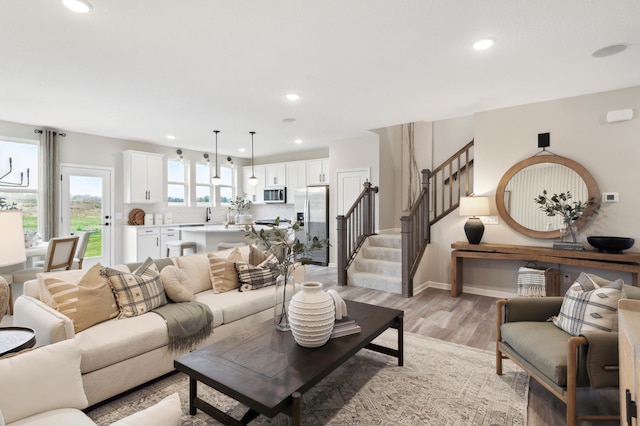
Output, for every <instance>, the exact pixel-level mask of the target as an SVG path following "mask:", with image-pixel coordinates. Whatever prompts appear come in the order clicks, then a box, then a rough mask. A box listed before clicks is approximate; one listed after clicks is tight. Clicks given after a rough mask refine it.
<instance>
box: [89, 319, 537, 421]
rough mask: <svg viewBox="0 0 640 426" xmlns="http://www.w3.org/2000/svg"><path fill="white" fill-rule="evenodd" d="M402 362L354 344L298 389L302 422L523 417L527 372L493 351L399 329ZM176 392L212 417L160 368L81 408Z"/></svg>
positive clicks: (393, 335)
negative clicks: (499, 367) (143, 381)
mask: <svg viewBox="0 0 640 426" xmlns="http://www.w3.org/2000/svg"><path fill="white" fill-rule="evenodd" d="M396 339H397V332H396V331H395V330H388V331H386V332H385V333H383V334H382V335H381V336H380V337H378V338H377V339H376V341H375V342H376V343H380V344H383V345H388V346H391V347H395V342H396V341H397V340H396ZM404 359H405V362H404V366H403V367H399V366H398V365H397V360H396V359H395V358H392V357H389V356H387V355H383V354H379V353H376V352H372V351H368V350H365V349H363V350H361V351H360V352H359V353H357V354H356V355H354V356H353V357H352V358H351V359H350V360H349V361H347V362H346V363H345V364H343V365H342V366H341V367H339V368H338V369H336V370H335V371H334V372H333V373H331V374H330V375H329V376H327V377H326V378H325V379H324V380H322V381H321V382H320V383H318V384H317V385H316V386H315V387H313V388H312V389H311V390H310V391H308V392H307V393H305V394H304V395H303V406H302V410H303V424H305V425H354V426H356V425H363V426H364V425H367V426H369V425H412V426H413V425H487V426H488V425H525V424H526V413H527V397H528V389H529V377H528V376H527V375H526V374H525V373H524V372H522V370H520V369H519V368H518V367H516V366H515V365H514V364H512V363H511V362H510V361H505V362H504V367H503V375H502V376H498V375H496V374H495V354H494V353H493V352H489V351H484V350H480V349H475V348H471V347H468V346H463V345H458V344H454V343H449V342H444V341H442V340H437V339H433V338H429V337H423V336H419V335H417V334H411V333H405V358H404ZM173 392H178V393H179V395H180V400H181V402H182V412H183V416H182V423H181V424H182V425H217V424H219V423H218V422H217V421H215V420H213V419H212V418H210V417H209V416H207V415H206V414H204V413H202V412H200V411H199V412H198V414H197V415H195V416H190V415H189V414H188V405H189V399H188V398H189V379H188V377H187V376H186V375H184V374H183V373H176V374H173V375H170V376H167V377H165V378H163V379H161V380H159V381H156V382H153V383H151V384H149V385H147V386H144V387H142V388H139V389H137V390H134V391H132V392H130V393H128V394H126V395H124V396H122V397H121V398H118V399H115V400H113V401H110V402H108V403H106V404H104V405H100V406H98V407H95V408H93V409H91V410H89V411H87V414H88V415H89V417H91V418H92V419H93V420H94V421H95V422H96V423H97V424H98V425H108V424H110V423H112V422H114V421H117V420H119V419H121V418H123V417H126V416H127V415H129V414H132V413H134V412H136V411H138V410H141V409H143V408H146V407H149V406H151V405H153V404H155V403H156V402H158V401H159V400H161V399H162V398H164V397H165V396H168V395H170V394H172V393H173ZM198 394H199V395H200V396H202V397H203V398H204V399H206V400H207V401H208V402H209V403H211V404H212V405H214V406H215V407H218V408H220V409H222V410H223V411H225V412H227V413H228V414H230V415H231V416H233V417H234V418H236V419H240V418H241V417H242V415H243V414H244V413H245V412H246V410H247V408H246V407H245V406H243V405H242V404H240V403H238V402H236V401H234V400H232V399H230V398H228V397H226V396H225V395H223V394H220V393H218V392H216V391H215V390H212V389H210V388H207V387H206V386H204V385H199V386H198ZM254 424H255V425H288V424H291V419H290V418H289V417H288V416H286V415H284V414H279V415H278V416H276V417H274V418H273V419H269V418H267V417H265V416H259V417H258V418H257V419H255V420H254V421H253V422H251V425H254Z"/></svg>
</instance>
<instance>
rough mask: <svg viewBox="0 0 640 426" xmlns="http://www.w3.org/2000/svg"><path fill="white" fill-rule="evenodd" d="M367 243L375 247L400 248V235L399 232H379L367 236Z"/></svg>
mask: <svg viewBox="0 0 640 426" xmlns="http://www.w3.org/2000/svg"><path fill="white" fill-rule="evenodd" d="M368 240H369V245H370V246H375V247H391V248H397V249H401V248H402V236H401V235H400V234H379V235H372V236H370V237H369V238H368Z"/></svg>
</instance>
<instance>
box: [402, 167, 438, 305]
mask: <svg viewBox="0 0 640 426" xmlns="http://www.w3.org/2000/svg"><path fill="white" fill-rule="evenodd" d="M430 175H431V172H430V171H429V170H426V169H425V170H423V171H422V190H421V191H420V195H419V196H418V199H417V200H416V202H415V204H414V205H413V207H412V208H411V210H410V211H409V214H408V215H406V216H402V217H401V218H400V233H401V235H402V296H403V297H412V296H413V277H414V276H415V275H416V271H417V269H418V266H419V265H420V259H422V254H423V253H424V251H425V249H426V248H427V244H429V242H430V240H431V227H430V226H429V182H430Z"/></svg>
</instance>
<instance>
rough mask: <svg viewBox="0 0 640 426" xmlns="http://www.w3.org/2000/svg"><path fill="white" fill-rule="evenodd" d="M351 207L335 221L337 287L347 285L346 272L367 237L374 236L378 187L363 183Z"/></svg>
mask: <svg viewBox="0 0 640 426" xmlns="http://www.w3.org/2000/svg"><path fill="white" fill-rule="evenodd" d="M363 186H364V189H363V190H362V192H361V193H360V195H359V196H358V198H357V199H356V201H355V202H354V203H353V206H352V207H351V208H350V209H349V211H348V212H347V213H346V214H344V215H339V216H337V217H336V220H337V233H338V244H337V250H338V253H337V256H338V285H347V270H348V269H349V265H351V262H353V259H354V258H355V256H356V253H357V252H358V250H359V249H360V247H362V244H363V243H364V241H365V240H366V238H367V237H368V236H369V235H373V234H375V222H376V221H375V213H376V212H375V194H377V193H378V187H377V186H375V187H373V186H371V183H370V182H365V183H364V185H363Z"/></svg>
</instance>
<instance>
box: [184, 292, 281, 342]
mask: <svg viewBox="0 0 640 426" xmlns="http://www.w3.org/2000/svg"><path fill="white" fill-rule="evenodd" d="M274 292H275V289H274V287H273V286H271V287H263V288H261V289H258V290H254V291H246V292H240V291H228V292H226V293H219V294H214V293H213V292H211V293H209V294H208V295H207V294H206V293H203V294H197V295H196V296H195V300H196V301H198V302H202V303H205V304H207V305H208V306H209V307H210V308H211V309H212V311H214V321H216V322H217V320H218V318H217V317H218V315H219V314H218V312H220V311H221V313H222V318H223V323H224V324H228V323H230V322H233V321H236V320H239V319H241V318H244V317H247V316H250V315H253V314H255V313H258V312H262V311H264V310H265V309H269V308H273V305H274V303H275V293H274ZM214 308H215V310H214ZM214 333H215V331H214Z"/></svg>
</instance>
